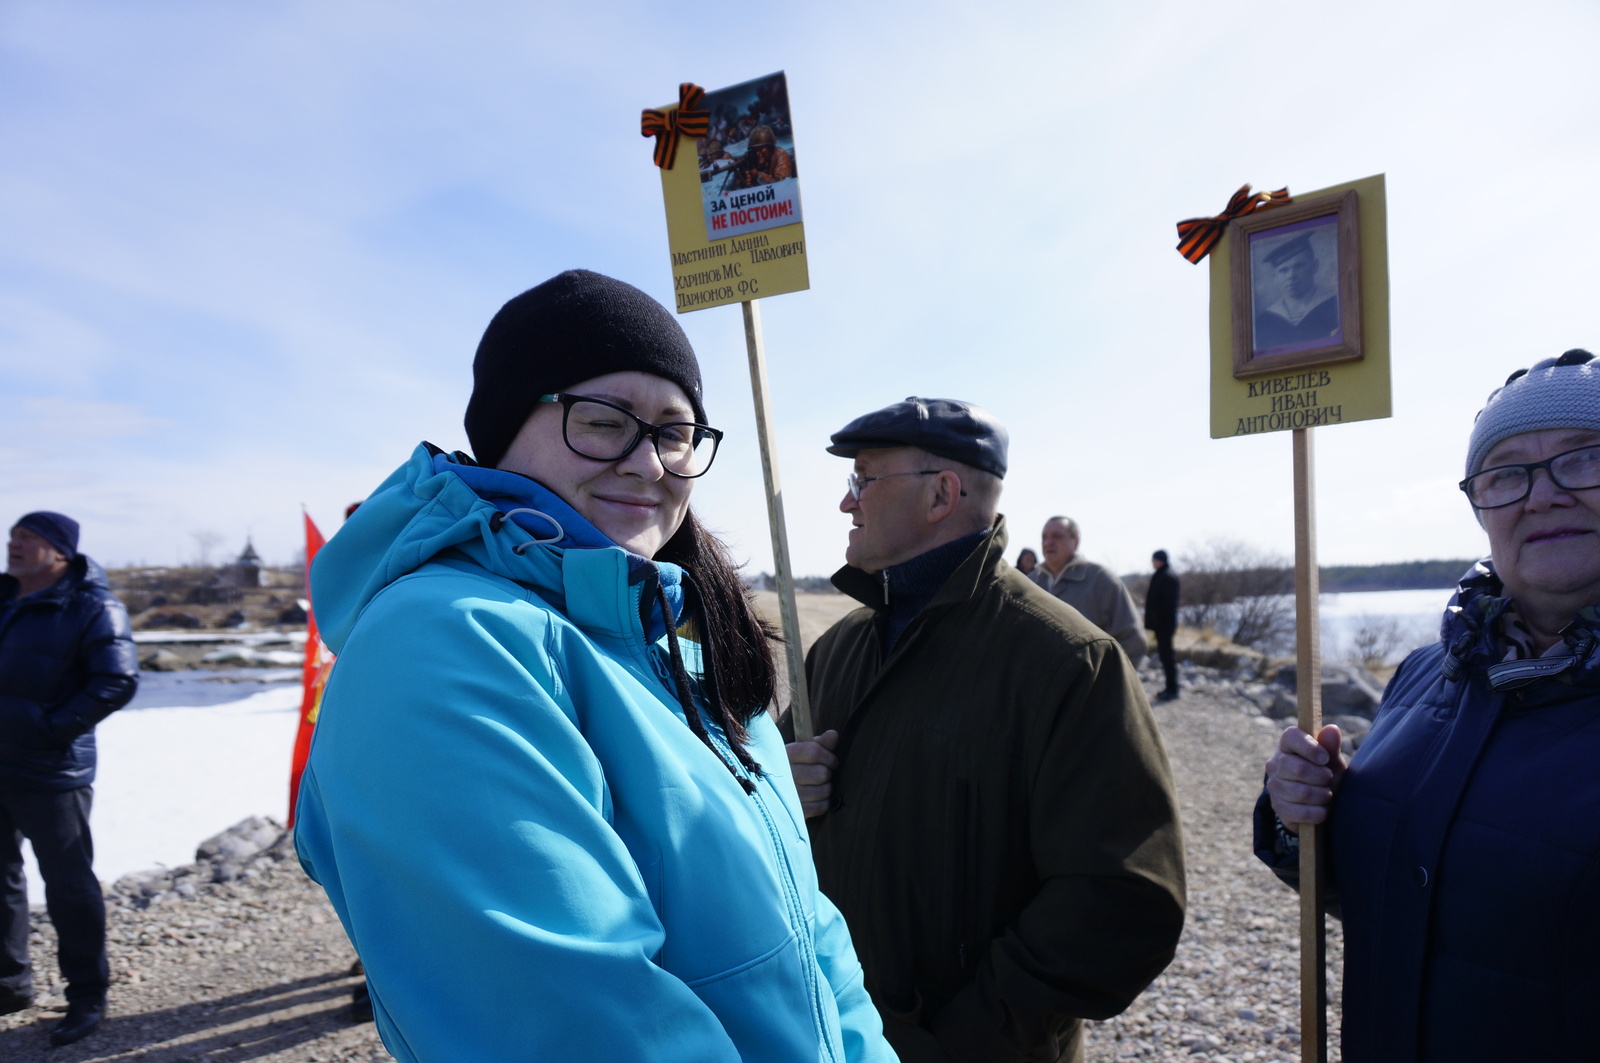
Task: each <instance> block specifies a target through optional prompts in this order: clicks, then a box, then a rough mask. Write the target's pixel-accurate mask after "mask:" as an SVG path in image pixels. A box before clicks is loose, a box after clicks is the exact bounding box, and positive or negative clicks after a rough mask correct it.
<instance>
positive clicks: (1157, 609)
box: [1144, 550, 1178, 701]
mask: <svg viewBox="0 0 1600 1063" xmlns="http://www.w3.org/2000/svg"><path fill="white" fill-rule="evenodd" d="M1150 564H1151V566H1152V567H1154V568H1155V572H1153V573H1151V575H1150V589H1149V590H1148V591H1146V592H1145V596H1144V626H1145V627H1147V628H1149V629H1150V630H1151V631H1153V632H1155V636H1156V655H1157V656H1158V657H1160V658H1161V669H1162V671H1164V672H1166V673H1167V688H1166V689H1165V690H1163V691H1162V692H1161V693H1159V694H1157V695H1156V698H1157V700H1159V701H1171V700H1172V699H1173V698H1176V697H1177V696H1178V655H1177V653H1176V652H1175V651H1174V650H1173V648H1172V635H1173V632H1175V631H1177V630H1178V577H1177V576H1174V575H1173V574H1172V566H1171V565H1170V564H1168V563H1167V552H1166V551H1165V550H1157V551H1156V552H1155V553H1153V554H1151V555H1150Z"/></svg>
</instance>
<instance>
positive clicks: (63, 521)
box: [11, 509, 78, 561]
mask: <svg viewBox="0 0 1600 1063" xmlns="http://www.w3.org/2000/svg"><path fill="white" fill-rule="evenodd" d="M11 527H12V528H27V529H28V530H29V531H31V532H33V534H35V535H37V536H38V537H39V538H41V539H43V540H44V541H45V542H47V543H49V544H50V545H51V546H53V547H55V548H56V549H57V550H59V551H61V553H62V554H63V555H65V556H66V558H67V560H69V561H70V560H71V559H72V558H74V557H77V556H78V522H77V521H75V520H73V519H72V518H71V517H69V516H67V515H66V514H65V513H52V512H51V511H50V510H48V509H39V510H35V511H33V512H32V513H29V514H27V515H25V516H24V517H22V519H21V520H19V521H17V522H16V523H15V524H13V525H12V526H11Z"/></svg>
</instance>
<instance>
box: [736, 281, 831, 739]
mask: <svg viewBox="0 0 1600 1063" xmlns="http://www.w3.org/2000/svg"><path fill="white" fill-rule="evenodd" d="M758 304H759V300H756V299H747V300H745V301H744V302H743V303H741V304H739V305H741V306H743V307H744V345H745V349H746V351H748V352H749V355H750V390H751V391H752V392H753V393H754V394H755V400H756V435H757V437H759V439H760V440H761V475H762V478H763V479H764V480H765V481H766V484H767V523H768V524H769V525H771V530H772V567H773V569H775V570H776V575H777V578H778V606H779V609H780V615H781V618H782V623H783V639H784V646H783V648H784V651H785V654H784V655H785V656H786V657H787V658H788V661H789V712H790V713H791V714H792V716H793V719H794V737H795V740H796V741H798V742H805V741H808V740H809V739H810V738H811V737H812V736H813V735H814V734H815V733H816V732H815V731H814V730H813V728H812V725H811V699H810V698H809V697H808V696H807V694H806V667H805V655H804V651H803V648H802V647H801V645H800V610H799V609H798V608H797V607H796V605H795V600H794V572H793V571H792V570H791V569H790V567H789V532H788V529H787V526H786V525H785V524H784V520H783V487H782V485H781V484H780V483H779V482H778V448H777V445H776V441H775V440H774V439H773V436H772V399H771V396H770V395H769V394H768V392H767V355H766V347H765V344H764V343H763V342H762V339H761V307H760V306H759V305H758Z"/></svg>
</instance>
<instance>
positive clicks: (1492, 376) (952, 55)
mask: <svg viewBox="0 0 1600 1063" xmlns="http://www.w3.org/2000/svg"><path fill="white" fill-rule="evenodd" d="M1596 54H1600V8H1596V7H1595V6H1594V5H1592V4H1588V3H1548V2H1544V3H1541V2H1533V3H1529V4H1525V5H1523V6H1521V7H1519V8H1518V9H1517V14H1516V17H1514V18H1513V17H1508V16H1507V14H1506V9H1505V8H1504V7H1503V6H1502V5H1496V6H1491V5H1488V4H1479V3H1450V4H1444V3H1359V2H1358V3H1340V4H1304V3H1283V4H1278V5H1275V6H1273V7H1271V8H1258V9H1247V8H1240V7H1238V6H1237V5H1223V4H1219V3H1177V2H1173V3H1126V4H1117V5H1108V4H1103V3H1102V4H1088V3H1049V4H1044V3H1041V4H1033V5H1022V4H1002V5H994V6H989V7H985V8H983V9H981V10H980V9H978V8H977V7H976V6H975V5H970V4H940V3H918V4H909V3H906V4H891V3H885V4H870V3H868V4H862V3H855V4H843V3H828V4H794V5H788V6H755V5H747V6H745V7H740V8H738V9H737V10H736V11H735V10H733V9H729V10H724V11H719V10H717V9H714V8H707V7H704V6H703V5H702V6H692V5H685V6H669V5H663V4H595V5H537V4H527V3H520V4H517V3H506V4H496V3H468V2H456V3H442V2H438V3H429V2H413V3H404V4H392V3H391V4H376V3H340V2H336V0H324V2H321V3H288V2H280V3H260V4H254V5H219V4H201V3H160V2H153V0H152V2H142V3H140V4H137V5H129V4H116V3H78V2H73V0H51V2H32V0H10V2H8V3H7V4H5V5H4V6H0V144H3V145H4V148H3V150H0V234H3V236H0V399H3V401H4V408H5V414H4V416H3V417H0V512H3V513H8V514H12V515H20V514H21V513H23V512H25V511H27V510H29V509H35V508H55V509H61V510H64V511H66V512H68V513H71V514H73V515H75V516H77V517H78V518H79V519H80V520H81V521H82V522H83V524H84V540H83V541H84V547H85V549H86V550H87V551H89V552H90V553H92V554H94V555H95V556H96V557H98V558H99V559H101V560H103V561H106V562H108V563H115V564H121V563H129V562H138V561H145V562H149V563H170V562H172V561H174V560H178V559H180V558H188V557H192V556H193V555H194V553H195V551H196V544H195V540H194V538H193V533H195V532H197V531H216V532H220V533H222V534H223V535H224V536H225V537H226V538H225V542H226V543H227V544H228V546H229V548H233V547H234V546H236V545H237V544H239V543H242V540H243V538H244V536H245V534H246V533H247V532H249V533H250V534H252V535H253V536H254V538H255V541H256V543H257V545H258V547H259V548H260V549H261V550H262V552H263V553H264V554H265V555H266V556H267V557H268V559H269V560H287V559H288V558H289V557H290V556H291V555H292V553H293V551H294V549H295V548H296V546H297V545H298V542H299V538H298V537H299V511H300V506H301V505H302V504H304V505H306V506H307V507H308V508H309V510H310V512H311V513H312V515H313V516H314V517H315V518H316V519H317V520H318V522H319V523H321V524H322V525H323V527H324V529H325V530H326V531H329V532H331V531H332V530H334V528H336V527H337V524H338V518H339V515H340V514H341V513H342V510H343V507H344V506H345V505H346V504H347V503H348V502H350V501H354V500H356V499H359V498H361V497H363V496H364V495H365V494H366V493H367V492H368V491H370V490H371V488H372V487H373V486H375V485H376V484H377V483H378V482H379V481H380V480H381V479H382V478H383V477H384V476H385V475H386V474H387V473H388V472H389V471H390V470H391V469H392V468H393V467H394V466H396V465H398V464H399V463H400V462H401V461H402V460H403V459H404V458H405V456H406V455H407V453H408V452H409V450H410V449H411V447H413V446H414V445H415V444H416V443H417V441H419V440H421V439H429V440H432V441H433V442H435V443H438V444H439V445H441V446H444V447H446V448H451V449H453V448H456V447H464V446H465V445H466V444H465V437H464V434H463V432H462V430H461V427H460V418H461V412H462V410H463V408H464V406H465V402H466V397H467V394H468V391H469V388H470V382H471V376H470V364H471V357H472V352H473V349H474V348H475V346H476V344H477V340H478V337H479V335H480V334H481V332H482V329H483V326H484V325H485V324H486V323H487V322H488V320H489V318H490V316H491V315H492V314H493V313H494V311H495V309H496V308H497V307H498V306H499V305H500V304H501V303H502V302H504V301H505V300H506V299H507V298H509V297H510V296H512V295H515V294H516V293H517V292H519V291H521V290H523V289H525V288H527V287H529V286H531V285H533V284H535V283H537V282H539V281H540V280H543V279H544V278H546V277H548V276H550V275H551V274H554V273H556V272H559V271H560V270H562V269H565V268H568V267H572V266H583V267H587V268H591V269H597V270H600V271H602V272H606V273H610V274H612V275H614V276H617V277H621V278H623V279H625V280H628V281H630V282H632V283H634V284H637V285H639V286H640V287H642V288H644V289H645V290H646V291H648V292H650V293H651V294H653V295H655V296H656V297H657V298H660V299H662V300H663V301H667V302H670V298H671V291H672V287H671V274H670V269H669V265H668V260H667V249H666V235H665V222H664V216H663V211H662V205H661V196H660V184H659V181H658V179H657V175H656V172H655V170H654V168H653V167H652V166H651V164H650V142H649V141H647V140H645V139H643V138H641V137H640V136H639V134H638V120H639V117H638V116H639V110H640V109H641V108H642V107H646V106H657V105H660V104H664V103H666V102H668V101H671V100H673V99H675V97H676V86H677V83H678V82H679V81H680V80H693V81H696V82H698V83H699V84H701V85H703V86H705V87H706V88H708V89H714V88H718V87H722V86H725V85H729V84H733V83H735V82H739V81H744V80H747V79H749V78H751V77H754V76H757V75H760V74H765V73H769V72H771V71H773V70H778V69H783V70H786V71H787V72H788V76H789V89H790V96H791V102H792V106H793V110H794V118H795V127H796V140H797V150H796V155H797V159H798V161H799V162H800V171H801V175H802V182H801V183H802V193H803V195H804V197H805V217H806V230H807V244H808V252H809V256H810V266H811V279H812V285H813V287H812V289H811V290H810V291H808V292H803V293H796V294H792V295H786V296H782V297H779V298H775V299H770V300H767V301H765V302H764V303H763V304H762V310H763V315H764V317H765V326H766V342H767V348H768V356H769V359H770V364H769V369H770V373H771V379H772V390H773V401H774V407H775V411H774V412H775V417H776V422H777V425H778V435H779V459H780V462H781V467H782V474H783V479H784V483H785V488H786V496H787V506H788V512H789V517H790V522H791V527H790V534H791V537H792V550H793V553H794V556H795V562H796V568H797V570H798V571H799V572H801V573H826V572H831V571H832V570H833V569H834V568H835V567H837V565H838V564H839V562H840V558H841V554H842V550H843V545H844V536H845V529H846V528H847V526H848V519H847V518H846V517H845V516H844V515H842V514H840V513H839V512H838V511H837V508H836V507H837V504H838V500H839V497H840V495H841V494H842V493H843V478H844V474H845V472H846V471H847V468H848V466H847V463H846V462H844V461H842V460H841V459H837V458H832V457H829V456H828V455H826V454H825V453H824V452H823V450H822V448H823V446H825V445H826V441H827V436H828V434H829V433H830V432H832V431H835V430H837V429H838V428H839V427H841V426H842V425H843V424H844V423H845V422H846V421H848V420H850V419H851V418H852V417H854V416H855V415H857V414H859V413H862V412H865V411H867V410H870V409H874V408H876V407H879V406H882V405H885V404H887V403H889V402H893V401H896V400H898V399H900V398H903V397H905V396H906V395H910V394H922V395H936V396H947V397H956V398H964V399H970V400H973V401H976V402H979V403H981V404H983V405H985V406H987V407H989V408H990V409H991V410H993V411H994V412H995V413H996V414H997V415H998V416H999V417H1000V418H1001V419H1002V420H1004V421H1005V422H1006V423H1007V424H1008V425H1009V427H1010V429H1011V432H1012V452H1011V465H1012V471H1011V474H1010V475H1009V476H1008V477H1007V492H1006V498H1005V499H1004V500H1003V507H1002V508H1003V509H1004V510H1005V512H1006V513H1007V514H1008V517H1009V519H1010V521H1011V527H1012V540H1013V552H1014V550H1015V547H1016V546H1020V545H1023V544H1036V543H1037V539H1038V529H1039V527H1040V526H1041V525H1042V524H1043V522H1044V519H1045V518H1046V517H1048V516H1050V515H1051V514H1053V513H1058V512H1059V513H1067V514H1071V515H1073V516H1075V517H1076V518H1077V519H1078V520H1079V522H1080V523H1081V524H1082V526H1083V528H1084V544H1083V548H1084V551H1085V552H1086V553H1087V554H1089V555H1090V556H1091V557H1094V558H1096V559H1098V560H1102V561H1105V562H1108V563H1110V564H1112V565H1114V566H1116V567H1117V568H1118V569H1119V570H1121V571H1130V570H1133V569H1136V568H1141V567H1143V565H1144V564H1145V558H1147V557H1148V555H1149V552H1150V550H1152V549H1154V548H1156V547H1166V548H1168V549H1171V550H1174V551H1179V552H1181V551H1182V550H1183V549H1184V548H1185V547H1186V546H1187V545H1188V544H1191V543H1198V542H1202V541H1205V540H1207V539H1210V538H1214V537H1218V536H1226V537H1231V538H1237V539H1243V540H1246V541H1249V542H1252V543H1255V544H1257V545H1259V546H1261V547H1264V548H1267V549H1271V550H1277V551H1281V552H1284V553H1288V552H1289V551H1290V550H1291V548H1292V527H1291V508H1290V487H1289V471H1290V468H1289V437H1288V435H1287V434H1286V433H1283V434H1276V435H1270V436H1263V437H1257V438H1251V439H1238V440H1218V441H1212V440H1210V439H1209V438H1207V415H1206V407H1207V395H1206V387H1207V378H1206V364H1207V350H1206V344H1207V332H1206V320H1205V314H1206V297H1207V295H1206V293H1207V283H1208V280H1207V270H1206V268H1205V267H1204V266H1202V267H1198V268H1197V267H1193V266H1190V265H1189V264H1188V263H1187V262H1185V261H1183V260H1182V259H1181V258H1180V257H1179V256H1178V255H1177V254H1176V252H1175V251H1174V250H1173V249H1172V248H1173V244H1174V243H1175V240H1176V237H1175V234H1174V229H1173V225H1174V223H1175V222H1176V221H1177V220H1178V219H1180V218H1184V217H1189V216H1193V215H1196V214H1209V213H1213V212H1215V211H1216V210H1218V209H1220V208H1221V206H1222V204H1223V203H1224V202H1225V201H1226V200H1227V197H1228V195H1229V193H1231V192H1232V191H1233V189H1234V188H1236V187H1237V186H1238V185H1239V184H1241V183H1243V182H1245V181H1250V182H1252V183H1254V184H1255V185H1256V186H1257V187H1268V188H1276V187H1279V186H1281V185H1285V184H1287V185H1288V186H1289V187H1290V189H1291V190H1311V189H1315V188H1321V187H1324V186H1327V185H1331V184H1336V183H1339V182H1342V181H1345V180H1349V179H1352V178H1356V177H1363V176H1367V175H1369V174H1373V173H1380V172H1381V173H1386V174H1387V180H1388V192H1389V246H1390V270H1391V304H1392V319H1393V329H1392V346H1393V351H1394V409H1395V416H1394V418H1393V419H1391V420H1388V421H1381V422H1369V423H1364V424H1354V425H1348V426H1341V427H1337V428H1331V429H1327V430H1322V431H1319V434H1318V449H1319V455H1318V460H1319V465H1318V475H1319V498H1318V502H1319V510H1320V513H1319V516H1320V524H1319V536H1320V545H1321V552H1322V559H1323V561H1324V562H1325V563H1341V562H1367V561H1391V560H1404V559H1410V558H1418V557H1439V556H1463V555H1468V554H1473V553H1475V552H1477V551H1479V550H1481V549H1482V548H1483V543H1484V540H1483V537H1482V533H1481V532H1480V531H1479V530H1478V529H1477V527H1476V525H1475V524H1474V523H1473V521H1472V519H1471V517H1470V514H1469V512H1468V510H1467V508H1466V506H1465V503H1464V502H1463V500H1462V499H1461V497H1460V494H1459V492H1457V491H1456V490H1455V486H1454V485H1455V481H1456V480H1457V479H1459V478H1460V475H1461V470H1460V465H1461V461H1462V457H1463V454H1464V451H1465V440H1466V434H1467V432H1468V430H1469V428H1470V425H1471V420H1472V415H1473V413H1474V412H1475V411H1476V410H1477V409H1478V408H1479V407H1480V406H1481V405H1482V402H1483V400H1484V398H1485V397H1486V396H1487V394H1488V392H1489V391H1490V389H1491V388H1492V387H1493V386H1494V385H1495V384H1496V383H1498V382H1499V381H1501V380H1503V379H1504V378H1505V376H1506V374H1507V373H1509V372H1510V371H1511V370H1513V369H1515V368H1518V367H1521V366H1525V365H1528V364H1529V363H1530V362H1532V361H1534V360H1535V359H1538V358H1542V357H1547V356H1550V355H1554V354H1558V353H1560V352H1561V351H1562V350H1564V349H1566V348H1568V347H1573V346H1589V347H1591V348H1595V347H1597V345H1600V312H1597V301H1596V298H1595V293H1596V290H1597V281H1600V256H1596V254H1595V253H1594V251H1593V236H1592V234H1591V233H1590V231H1589V229H1590V225H1589V223H1588V221H1587V215H1588V213H1589V207H1590V204H1589V198H1590V195H1591V193H1592V189H1593V185H1594V179H1593V175H1594V174H1595V173H1597V172H1600V138H1597V134H1596V131H1597V130H1600V72H1597V68H1596V65H1595V63H1594V61H1593V57H1594V56H1595V55H1596ZM680 320H681V321H682V323H683V325H684V327H685V329H686V330H687V331H688V333H689V336H690V338H691V339H692V340H693V341H694V343H695V346H696V349H697V350H698V351H699V353H700V357H701V361H702V366H703V370H704V373H705V377H706V393H707V407H708V410H709V412H710V415H711V417H712V419H713V420H714V421H715V422H716V423H717V424H719V425H721V426H723V427H724V428H726V429H727V430H728V433H729V436H728V441H727V443H726V444H725V447H724V451H723V454H722V456H721V457H719V459H718V465H717V468H716V469H715V470H714V471H713V473H712V475H710V476H709V477H707V478H706V479H705V480H704V481H702V483H701V485H700V487H699V488H698V490H697V493H696V504H697V505H698V506H699V508H700V509H701V511H702V513H703V514H704V515H705V516H706V517H707V518H708V520H709V521H710V523H711V524H712V525H713V526H714V527H717V528H719V529H721V530H722V531H723V532H724V533H725V535H726V536H727V537H728V538H729V539H730V540H731V541H732V542H733V543H734V546H735V549H736V553H737V554H738V555H739V556H742V557H747V558H748V559H749V560H750V562H751V564H752V565H753V566H754V567H756V568H766V567H769V566H770V560H769V548H768V541H767V530H766V521H765V509H764V504H763V502H762V494H761V480H760V464H759V460H758V457H757V451H756V445H755V437H754V420H753V416H752V413H751V410H750V397H749V394H750V393H749V383H748V376H747V373H746V369H745V354H744V347H743V338H742V331H741V326H740V315H739V312H738V310H737V309H736V308H733V307H725V308H717V309H711V310H703V311H698V312H695V313H692V314H688V315H684V316H683V317H682V318H681V319H680ZM7 519H10V518H7Z"/></svg>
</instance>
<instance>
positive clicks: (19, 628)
mask: <svg viewBox="0 0 1600 1063" xmlns="http://www.w3.org/2000/svg"><path fill="white" fill-rule="evenodd" d="M138 683H139V665H138V659H137V657H136V656H135V653H134V646H133V634H132V632H131V630H130V628H129V625H128V611H127V610H126V609H124V608H123V605H122V603H121V602H119V601H118V600H117V599H116V597H115V596H114V595H112V593H111V588H110V587H109V586H108V585H107V583H106V574H105V572H104V571H102V570H101V568H100V566H99V565H97V564H95V563H94V562H93V561H92V560H90V559H89V558H88V557H87V556H85V555H84V554H81V553H79V552H78V522H77V521H75V520H73V519H72V518H71V517H67V516H64V515H62V514H60V513H51V512H48V511H45V510H40V511H38V512H35V513H29V514H27V515H26V516H24V517H22V518H21V519H20V520H18V521H17V522H16V524H14V525H13V526H12V528H11V541H10V543H9V544H8V545H7V548H6V572H5V575H0V1015H3V1014H6V1013H8V1012H13V1011H21V1010H22V1009H24V1008H27V1007H31V1006H32V1004H33V968H32V966H31V965H30V963H29V960H28V889H27V883H26V881H24V879H23V875H22V839H23V838H24V837H26V838H27V839H28V841H29V842H30V843H32V845H33V855H34V856H35V857H36V858H37V859H38V861H39V871H40V873H41V874H42V875H43V876H44V886H45V906H46V908H48V910H49V912H50V921H51V922H52V923H54V924H55V928H56V937H57V941H58V946H57V957H58V959H59V960H60V963H61V973H62V974H63V975H64V976H65V977H66V980H67V990H66V997H67V1014H66V1016H65V1017H64V1018H63V1019H62V1020H61V1022H59V1023H57V1024H56V1027H55V1029H53V1030H52V1031H51V1032H50V1043H51V1044H53V1045H65V1044H71V1043H72V1042H74V1041H77V1040H80V1039H82V1038H83V1037H86V1036H88V1035H89V1034H90V1033H92V1032H93V1031H94V1029H95V1027H97V1026H99V1025H100V1020H101V1018H102V1017H103V1016H104V1015H105V1010H106V988H107V985H108V983H109V981H110V977H109V969H108V966H107V962H106V908H105V900H104V898H103V897H102V896H101V893H100V880H99V879H98V878H96V877H95V873H94V866H93V863H94V842H93V841H92V840H91V838H90V835H89V806H90V803H91V800H92V798H93V795H94V788H93V785H92V784H93V783H94V770H95V744H94V726H95V724H97V723H99V722H100V721H101V720H103V719H105V717H107V716H109V715H110V714H111V713H112V712H114V711H116V710H117V709H120V708H121V707H122V706H123V705H126V704H127V703H128V700H129V699H130V698H132V697H133V693H134V690H135V689H136V688H137V687H138Z"/></svg>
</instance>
